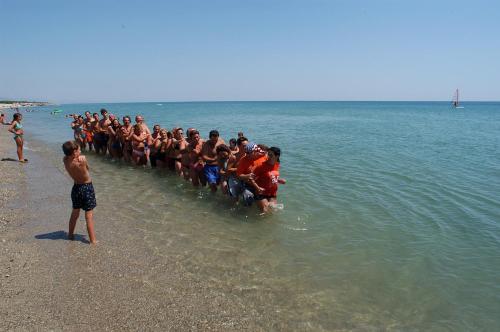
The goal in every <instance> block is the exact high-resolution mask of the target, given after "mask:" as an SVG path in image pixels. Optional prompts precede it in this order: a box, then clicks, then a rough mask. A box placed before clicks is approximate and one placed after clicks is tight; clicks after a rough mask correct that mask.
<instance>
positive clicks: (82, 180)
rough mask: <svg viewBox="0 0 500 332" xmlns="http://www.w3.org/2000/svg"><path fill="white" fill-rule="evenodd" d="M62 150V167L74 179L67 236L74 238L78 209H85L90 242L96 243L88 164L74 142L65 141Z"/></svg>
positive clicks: (93, 204)
mask: <svg viewBox="0 0 500 332" xmlns="http://www.w3.org/2000/svg"><path fill="white" fill-rule="evenodd" d="M62 149H63V152H64V155H65V157H64V159H63V162H64V167H65V168H66V171H68V174H69V175H70V176H71V178H72V179H73V180H74V181H75V184H74V185H73V189H72V190H71V201H72V202H73V211H72V212H71V217H70V219H69V231H68V238H69V239H70V240H73V239H74V238H75V236H74V233H75V226H76V221H77V220H78V217H79V216H80V209H83V210H84V211H85V221H86V222H87V231H88V233H89V240H90V243H91V244H96V243H97V241H96V239H95V233H94V216H93V211H92V210H93V209H94V208H95V207H96V206H97V204H96V200H95V192H94V186H92V179H91V178H90V173H89V165H88V164H87V159H86V158H85V156H82V155H80V147H79V146H78V144H76V142H73V141H67V142H66V143H64V144H63V146H62Z"/></svg>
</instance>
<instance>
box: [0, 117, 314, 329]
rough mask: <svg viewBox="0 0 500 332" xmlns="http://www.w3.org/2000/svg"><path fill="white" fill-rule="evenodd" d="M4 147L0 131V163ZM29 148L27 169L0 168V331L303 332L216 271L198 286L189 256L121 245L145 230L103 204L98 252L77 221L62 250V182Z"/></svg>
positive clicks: (262, 293)
mask: <svg viewBox="0 0 500 332" xmlns="http://www.w3.org/2000/svg"><path fill="white" fill-rule="evenodd" d="M11 140H12V138H11V135H10V133H8V132H7V130H5V129H4V128H3V127H2V128H0V142H1V145H0V155H1V157H2V158H5V157H12V156H13V155H15V145H14V144H13V142H10V141H11ZM29 143H31V142H29ZM33 145H34V144H33ZM33 145H32V144H29V146H30V149H29V150H28V151H26V155H27V158H28V159H29V163H27V164H21V163H17V162H7V161H1V162H0V171H1V174H2V176H6V177H8V179H9V180H8V181H2V183H5V184H7V185H6V186H3V185H2V186H1V187H2V188H1V189H0V190H1V196H0V199H1V200H0V203H1V204H2V207H3V208H2V209H0V216H1V217H0V220H2V223H1V224H0V252H1V255H0V267H1V269H2V271H1V275H0V298H1V299H2V300H0V321H1V322H2V323H1V324H0V330H35V329H42V330H52V329H55V330H65V329H69V330H74V329H79V330H85V331H86V330H88V331H90V330H108V329H109V330H143V329H147V330H193V329H200V330H209V329H210V330H231V331H235V330H252V331H264V330H270V329H273V330H276V329H287V327H288V328H291V329H297V328H299V327H300V328H302V329H304V326H303V325H302V322H299V321H297V318H294V319H292V322H290V321H287V319H285V318H284V317H282V318H280V317H279V316H280V314H278V313H277V312H276V310H273V307H272V305H270V304H266V302H267V301H268V300H269V299H270V297H273V294H268V292H267V291H266V289H264V288H262V289H260V288H253V287H254V286H252V287H250V288H248V287H246V286H245V285H242V284H240V282H237V281H235V280H231V279H227V278H226V277H224V276H225V273H224V272H222V271H221V272H219V273H217V274H218V275H219V276H218V277H217V279H211V280H208V279H207V278H206V277H205V276H203V274H200V273H199V271H198V267H197V266H196V264H194V262H193V261H192V257H191V256H190V255H189V254H187V256H186V254H183V253H179V252H176V251H175V250H172V251H168V250H167V251H163V250H162V251H159V250H158V248H155V247H149V246H147V245H145V243H142V242H140V241H139V242H137V241H136V242H135V243H130V242H129V241H130V239H132V238H134V237H133V235H130V231H132V234H134V233H139V234H142V233H141V232H145V231H149V230H147V227H146V229H145V228H144V227H145V225H144V224H137V225H136V226H135V227H136V229H126V228H120V227H123V226H122V221H121V220H116V218H114V219H113V218H110V216H112V214H108V212H107V211H105V210H106V207H108V208H109V207H110V206H111V205H109V202H107V201H106V197H105V196H104V197H103V196H98V207H97V209H96V213H95V218H96V233H97V239H98V240H99V243H98V244H97V245H96V246H90V245H89V244H88V241H87V234H86V230H85V222H84V218H83V214H81V215H80V218H79V221H78V223H77V227H76V232H75V235H76V240H75V241H68V240H67V238H66V237H67V236H66V228H67V221H68V218H69V214H70V211H71V203H70V199H69V192H70V190H71V185H72V183H71V181H70V179H69V177H67V176H66V175H65V174H64V173H62V172H63V170H62V169H61V168H60V166H61V165H58V164H54V162H50V161H49V160H48V159H44V156H42V155H40V153H39V152H36V150H37V149H36V148H35V149H34V150H35V151H33ZM63 174H64V175H63ZM97 194H98V195H99V191H98V192H97ZM4 220H8V222H4ZM172 222H175V220H172ZM168 236H169V237H176V236H177V234H169V235H168ZM135 237H136V238H137V236H135ZM139 239H140V237H139ZM234 269H238V267H237V266H235V267H234ZM271 302H272V301H271ZM110 317H113V319H109V318H110ZM287 318H289V317H287ZM289 319H290V318H289ZM89 321H91V322H92V324H91V323H89ZM316 327H318V326H316ZM305 329H306V330H313V329H310V328H305ZM314 330H318V329H317V328H316V329H314ZM319 330H321V328H319Z"/></svg>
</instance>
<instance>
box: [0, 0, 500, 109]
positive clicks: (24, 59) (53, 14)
mask: <svg viewBox="0 0 500 332" xmlns="http://www.w3.org/2000/svg"><path fill="white" fill-rule="evenodd" d="M0 43H1V49H0V98H13V99H15V98H17V99H30V100H40V101H50V102H57V103H72V102H141V101H219V100H249V101H254V100H264V101H267V100H416V101H419V100H448V101H449V100H451V98H452V96H453V92H454V90H455V89H456V88H459V89H460V91H461V96H462V97H463V100H500V1H498V0H496V1H484V0H476V1H448V0H442V1H440V0H433V1H428V0H419V1H416V0H415V1H405V0H329V1H327V0H286V1H281V0H179V1H168V0H165V1H159V0H158V1H152V0H141V1H133V0H120V1H115V0H85V1H84V0H81V1H67V0H44V1H40V0H29V1H28V0H0Z"/></svg>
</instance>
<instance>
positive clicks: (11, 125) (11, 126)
mask: <svg viewBox="0 0 500 332" xmlns="http://www.w3.org/2000/svg"><path fill="white" fill-rule="evenodd" d="M16 123H17V122H16V121H12V122H11V124H10V127H9V129H8V130H9V131H10V132H11V133H13V134H16V135H17V133H16V131H15V130H14V126H15V125H16Z"/></svg>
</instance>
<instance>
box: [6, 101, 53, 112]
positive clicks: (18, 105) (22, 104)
mask: <svg viewBox="0 0 500 332" xmlns="http://www.w3.org/2000/svg"><path fill="white" fill-rule="evenodd" d="M49 105H52V104H51V103H47V102H13V103H0V111H3V110H14V109H16V108H22V107H41V106H49Z"/></svg>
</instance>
